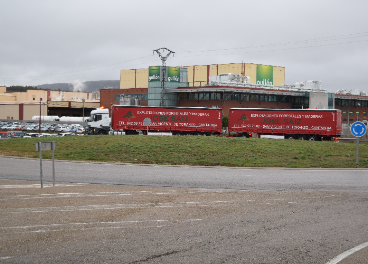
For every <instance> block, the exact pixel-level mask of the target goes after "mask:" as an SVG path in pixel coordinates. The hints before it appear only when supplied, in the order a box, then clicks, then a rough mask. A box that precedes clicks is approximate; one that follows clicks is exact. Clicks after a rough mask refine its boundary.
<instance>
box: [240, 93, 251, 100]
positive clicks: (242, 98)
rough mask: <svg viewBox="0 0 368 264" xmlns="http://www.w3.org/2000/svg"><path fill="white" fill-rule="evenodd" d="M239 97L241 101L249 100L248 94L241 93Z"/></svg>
mask: <svg viewBox="0 0 368 264" xmlns="http://www.w3.org/2000/svg"><path fill="white" fill-rule="evenodd" d="M240 98H241V100H242V101H249V94H241V96H240Z"/></svg>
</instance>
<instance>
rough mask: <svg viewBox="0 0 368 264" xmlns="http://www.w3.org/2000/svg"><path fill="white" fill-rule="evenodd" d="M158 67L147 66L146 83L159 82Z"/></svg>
mask: <svg viewBox="0 0 368 264" xmlns="http://www.w3.org/2000/svg"><path fill="white" fill-rule="evenodd" d="M160 68H161V67H160V66H149V67H148V81H149V82H159V81H161V80H160Z"/></svg>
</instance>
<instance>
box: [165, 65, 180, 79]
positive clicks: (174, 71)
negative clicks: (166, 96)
mask: <svg viewBox="0 0 368 264" xmlns="http://www.w3.org/2000/svg"><path fill="white" fill-rule="evenodd" d="M167 81H168V82H180V68H177V67H167Z"/></svg>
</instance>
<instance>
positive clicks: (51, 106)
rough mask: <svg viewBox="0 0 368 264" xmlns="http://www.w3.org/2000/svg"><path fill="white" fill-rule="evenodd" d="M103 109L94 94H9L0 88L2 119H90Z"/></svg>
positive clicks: (40, 92) (32, 91)
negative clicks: (84, 117) (90, 115)
mask: <svg viewBox="0 0 368 264" xmlns="http://www.w3.org/2000/svg"><path fill="white" fill-rule="evenodd" d="M97 107H100V100H99V98H98V97H97V96H96V94H94V93H84V92H69V91H60V90H59V91H50V90H27V91H26V92H7V89H6V87H5V86H0V120H32V117H33V116H39V115H40V113H41V116H48V115H49V116H53V115H57V116H80V117H82V116H83V112H84V114H85V116H88V115H89V113H90V111H92V110H93V109H95V108H97Z"/></svg>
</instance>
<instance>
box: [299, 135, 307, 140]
mask: <svg viewBox="0 0 368 264" xmlns="http://www.w3.org/2000/svg"><path fill="white" fill-rule="evenodd" d="M298 139H299V140H306V138H305V136H304V135H300V136H298Z"/></svg>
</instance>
